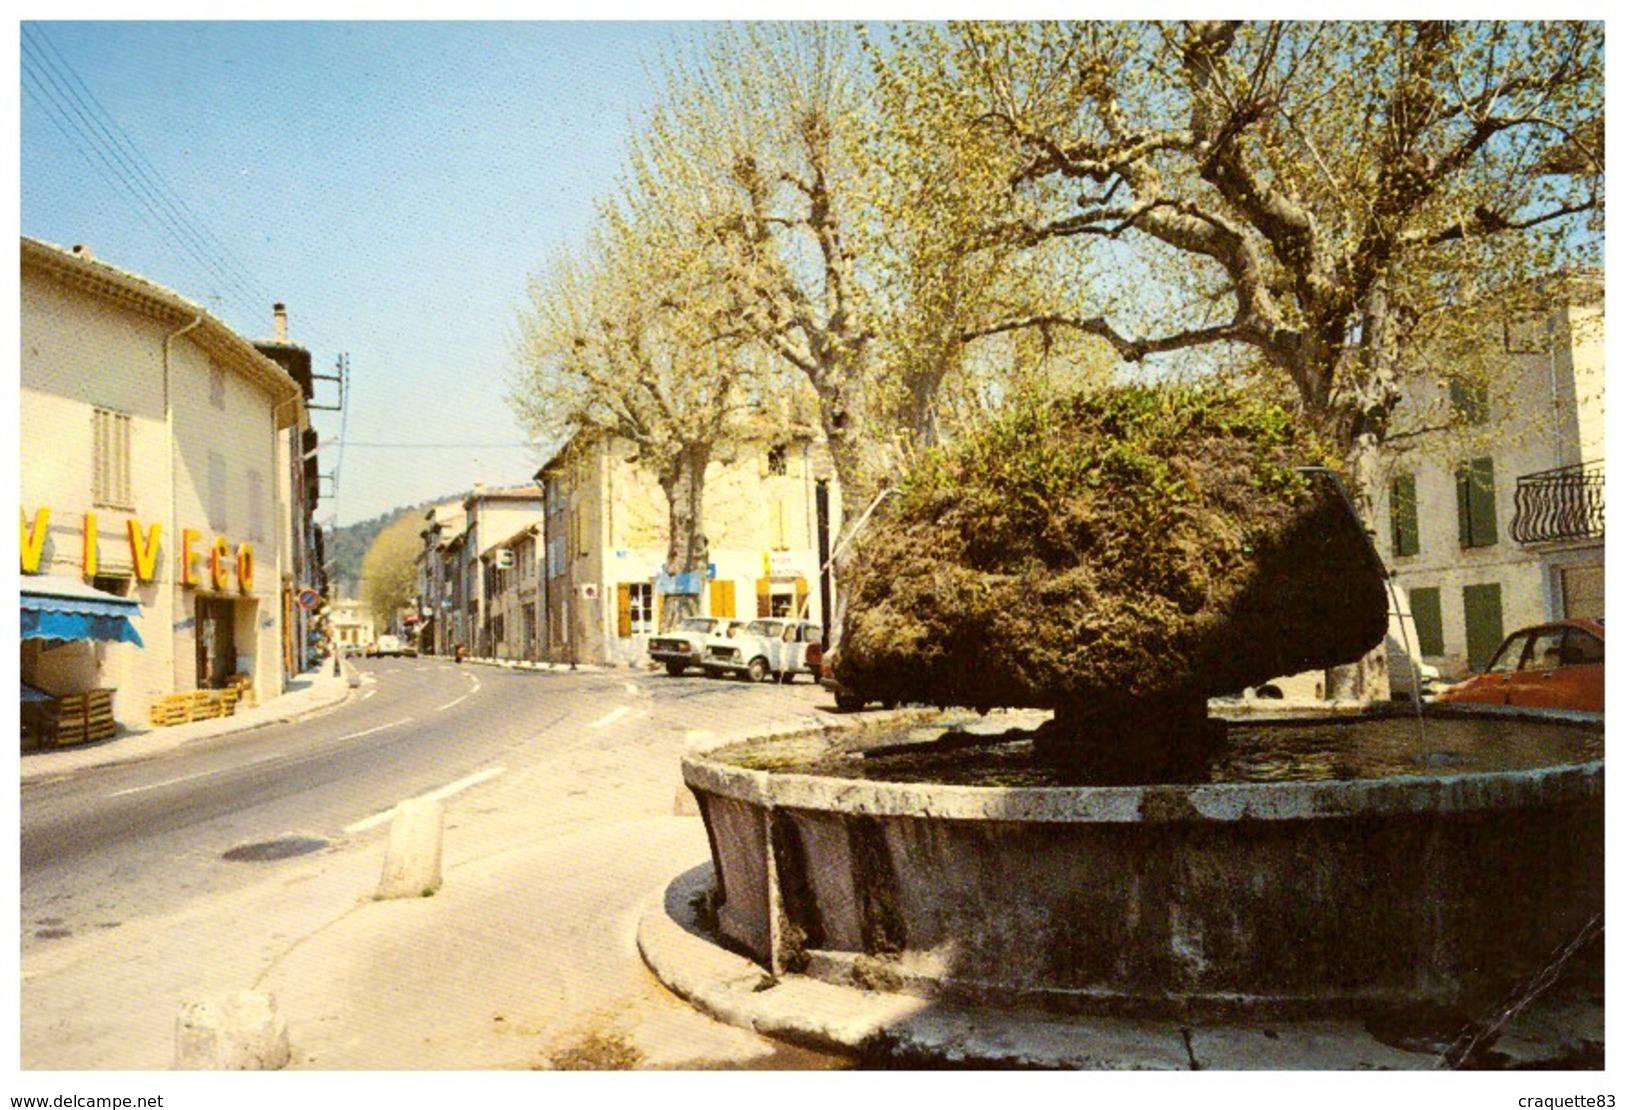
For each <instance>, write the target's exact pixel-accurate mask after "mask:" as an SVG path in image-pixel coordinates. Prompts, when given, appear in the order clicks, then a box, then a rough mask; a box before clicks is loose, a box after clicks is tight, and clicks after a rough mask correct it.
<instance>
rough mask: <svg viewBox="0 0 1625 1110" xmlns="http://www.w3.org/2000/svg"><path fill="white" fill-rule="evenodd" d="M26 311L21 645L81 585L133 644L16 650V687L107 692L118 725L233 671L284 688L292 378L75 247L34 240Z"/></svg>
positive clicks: (33, 643)
mask: <svg viewBox="0 0 1625 1110" xmlns="http://www.w3.org/2000/svg"><path fill="white" fill-rule="evenodd" d="M20 299H21V347H22V351H21V360H20V377H21V387H22V388H21V400H20V432H21V434H20V441H21V460H22V465H21V489H20V495H21V501H20V507H21V520H20V529H21V531H20V544H21V563H22V566H21V570H22V573H23V579H22V604H23V609H24V618H25V620H24V636H25V637H29V636H30V632H29V627H30V624H31V623H33V622H36V621H37V620H38V619H40V618H42V617H48V615H49V614H50V613H51V612H53V611H59V610H60V609H61V608H62V606H61V605H60V604H58V603H55V602H53V601H52V600H51V598H52V597H58V598H60V595H61V593H62V591H63V590H64V589H68V588H70V587H71V588H77V589H81V590H82V589H84V588H87V587H88V588H90V589H93V590H94V591H96V592H97V593H98V594H99V595H101V596H104V597H109V598H111V599H112V600H110V601H108V602H106V604H109V605H112V606H114V607H115V608H119V607H122V608H124V609H125V610H127V611H128V612H129V613H130V616H129V617H128V620H129V627H130V628H131V629H133V631H134V632H135V633H136V634H137V635H138V636H139V640H140V642H139V644H137V643H134V642H115V641H109V640H107V639H104V638H98V637H96V636H94V635H87V636H85V637H83V638H79V637H71V638H64V637H62V636H45V635H40V636H37V637H33V638H25V640H24V642H23V644H22V649H21V653H22V672H23V681H24V682H25V683H28V684H30V685H33V686H36V687H38V688H39V689H42V690H44V691H45V692H47V693H49V694H52V695H55V696H61V695H65V694H71V693H78V692H81V691H84V690H88V689H113V690H115V691H116V695H115V698H114V714H115V717H116V718H117V720H118V721H120V722H121V723H125V724H144V723H145V721H146V717H147V710H148V707H149V705H150V703H151V702H152V701H154V700H155V699H157V698H160V697H163V696H165V695H168V694H172V693H176V692H180V691H190V690H195V689H199V688H207V687H213V686H218V685H221V684H223V683H224V682H225V681H226V680H227V679H229V678H232V677H233V676H241V675H246V676H249V677H250V678H251V679H252V681H253V683H254V685H255V687H256V688H257V689H258V690H259V691H260V692H261V693H262V695H264V696H274V695H275V694H277V693H280V692H281V690H282V688H283V684H284V681H285V679H286V677H287V667H286V660H287V659H288V658H289V657H290V655H294V654H296V653H294V652H292V651H291V648H292V647H293V646H294V645H293V641H292V630H291V628H290V625H289V621H288V616H287V615H288V613H289V612H291V610H292V608H293V591H294V590H295V589H296V588H297V587H298V586H299V583H297V582H296V581H294V580H293V575H292V571H293V568H295V567H297V566H300V565H302V564H303V562H304V559H305V556H304V553H303V552H302V551H301V550H299V549H298V547H299V545H301V544H302V543H303V542H304V539H303V532H302V530H301V529H299V528H297V527H296V526H295V521H296V519H298V515H299V514H297V513H296V512H294V511H293V509H292V507H293V506H295V505H299V504H303V503H304V499H305V494H304V489H303V484H302V483H303V479H302V475H303V470H304V467H303V464H302V462H301V460H300V451H299V449H298V444H299V438H298V437H299V436H300V435H301V433H302V432H303V430H304V429H305V428H306V423H305V420H306V413H305V393H304V391H303V389H302V388H301V385H300V383H298V382H296V381H295V380H294V379H293V378H292V377H291V376H290V375H289V374H288V373H287V371H285V370H284V369H283V368H282V367H281V366H280V365H278V364H277V363H276V362H275V361H273V360H272V359H270V358H268V357H266V355H265V354H262V353H261V352H260V351H259V350H256V348H255V347H254V345H253V344H251V343H250V342H248V341H247V340H245V339H243V338H242V337H240V336H238V335H237V334H236V333H235V332H233V331H231V330H230V329H229V328H227V327H226V326H225V325H224V324H222V323H221V322H220V321H219V320H217V319H215V318H214V317H213V316H211V315H210V314H209V313H208V312H206V311H204V310H203V309H202V308H200V307H198V306H197V305H195V304H193V303H191V302H190V301H187V300H185V299H184V298H182V297H180V296H178V295H177V294H175V293H173V292H171V291H169V290H167V289H164V288H161V287H159V286H157V285H155V284H153V283H152V282H149V281H147V280H145V279H143V278H140V277H137V276H136V275H134V274H130V273H127V272H125V271H123V270H119V269H116V268H115V267H112V266H109V265H107V264H105V263H102V262H99V261H97V260H96V259H95V258H93V257H92V256H91V254H90V252H88V251H86V250H83V249H82V248H75V249H74V250H72V251H69V250H63V249H61V248H59V247H54V246H51V245H49V244H46V243H41V242H38V241H36V240H32V239H27V238H24V239H23V240H22V279H21V298H20ZM285 572H286V573H287V577H285ZM53 582H54V583H55V585H54V586H53ZM31 599H32V600H31ZM120 599H122V600H120ZM31 606H32V607H31Z"/></svg>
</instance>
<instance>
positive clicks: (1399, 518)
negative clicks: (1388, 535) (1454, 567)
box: [1388, 474, 1421, 556]
mask: <svg viewBox="0 0 1625 1110" xmlns="http://www.w3.org/2000/svg"><path fill="white" fill-rule="evenodd" d="M1388 514H1389V521H1390V524H1391V526H1392V536H1393V544H1394V554H1395V555H1396V556H1397V555H1415V554H1416V553H1417V552H1418V551H1419V550H1421V542H1420V534H1419V531H1418V528H1417V519H1416V475H1414V474H1401V475H1399V476H1398V477H1396V478H1395V479H1394V480H1393V482H1392V483H1390V484H1389V487H1388Z"/></svg>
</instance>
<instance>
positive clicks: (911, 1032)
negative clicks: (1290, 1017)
mask: <svg viewBox="0 0 1625 1110" xmlns="http://www.w3.org/2000/svg"><path fill="white" fill-rule="evenodd" d="M711 883H712V870H711V865H710V864H704V865H702V866H700V867H696V868H693V869H692V870H690V871H686V872H684V873H683V874H682V875H679V876H678V877H677V878H676V879H674V880H673V881H672V883H671V884H670V885H669V886H667V887H666V889H665V890H664V891H662V892H660V894H659V895H658V896H657V897H655V898H654V899H652V900H651V901H650V903H649V904H648V906H647V907H646V909H645V911H644V913H643V914H642V917H641V919H640V921H639V923H638V934H637V941H638V952H639V954H640V955H641V956H642V957H643V961H644V963H645V964H647V965H648V967H649V969H650V971H652V972H653V973H654V975H655V977H656V978H657V979H659V980H660V982H661V983H662V984H664V985H665V987H666V988H667V989H668V990H670V991H672V992H673V993H674V994H676V995H678V996H679V997H681V998H683V999H684V1000H686V1001H687V1002H689V1004H691V1005H692V1006H694V1007H695V1008H696V1009H698V1010H700V1011H701V1012H703V1013H705V1014H707V1015H709V1016H710V1017H712V1018H714V1019H716V1020H717V1021H721V1022H723V1023H725V1024H728V1025H733V1026H737V1027H739V1028H742V1029H748V1030H751V1031H752V1032H755V1033H760V1034H763V1035H766V1036H771V1037H776V1038H778V1039H780V1040H785V1041H789V1042H791V1043H794V1044H799V1045H803V1046H806V1047H809V1048H815V1049H820V1050H822V1051H826V1052H837V1053H850V1054H853V1055H857V1056H859V1057H862V1058H863V1059H864V1060H865V1061H866V1062H869V1063H872V1064H878V1065H881V1066H887V1065H889V1066H894V1067H896V1066H903V1067H926V1068H979V1069H1017V1068H1030V1069H1063V1070H1104V1071H1254V1070H1267V1071H1437V1070H1444V1069H1445V1067H1446V1065H1445V1063H1444V1061H1443V1059H1442V1058H1441V1057H1440V1056H1438V1055H1437V1054H1434V1053H1431V1052H1410V1051H1405V1050H1403V1049H1400V1048H1396V1047H1393V1046H1390V1045H1388V1044H1385V1043H1383V1042H1382V1041H1379V1040H1377V1039H1376V1038H1375V1037H1374V1036H1372V1035H1371V1034H1370V1033H1369V1032H1367V1030H1366V1029H1365V1028H1364V1026H1363V1025H1361V1024H1360V1023H1359V1022H1356V1021H1305V1022H1271V1023H1258V1024H1235V1025H1212V1026H1204V1025H1194V1024H1185V1023H1180V1022H1175V1021H1157V1020H1144V1021H1135V1020H1127V1019H1117V1018H1107V1017H1058V1016H1056V1015H1051V1014H1046V1013H1041V1012H1037V1011H1022V1010H991V1009H975V1008H971V1007H967V1006H962V1005H949V1004H943V1003H940V1002H933V1001H929V1000H926V999H921V998H914V997H909V996H905V995H900V994H889V993H885V992H878V991H869V990H862V989H859V988H856V987H841V986H836V985H833V984H830V983H825V982H821V981H818V980H814V979H809V978H807V977H805V976H800V975H785V976H782V977H780V978H777V979H775V978H774V977H773V976H771V975H769V974H768V973H767V972H766V971H765V970H763V968H762V967H761V966H760V965H759V964H757V963H755V962H754V961H752V960H750V959H747V958H746V957H744V956H740V955H736V954H735V953H733V952H730V951H728V950H727V949H725V948H723V947H722V946H721V945H719V944H717V943H716V942H714V941H713V940H711V939H709V938H708V937H707V936H706V935H705V933H704V932H703V930H702V929H701V927H700V926H699V924H698V922H697V915H696V913H695V911H694V908H693V906H692V904H691V899H694V900H698V899H697V896H699V895H702V894H703V893H704V892H706V891H708V890H709V889H710V887H711ZM1580 1005H1581V1011H1582V1012H1579V1013H1576V1012H1575V1009H1574V1008H1575V1006H1576V1003H1575V1002H1574V1001H1573V1000H1572V999H1553V1000H1550V1002H1549V1003H1548V1004H1546V1005H1539V1004H1537V1005H1532V1006H1531V1007H1530V1010H1531V1011H1534V1012H1533V1013H1531V1014H1530V1015H1529V1020H1528V1021H1527V1022H1525V1023H1524V1024H1523V1027H1521V1028H1520V1029H1517V1030H1508V1031H1507V1032H1506V1033H1503V1039H1508V1037H1510V1038H1511V1039H1510V1042H1509V1043H1508V1044H1507V1046H1506V1047H1507V1048H1508V1049H1511V1050H1512V1051H1511V1052H1510V1053H1509V1052H1503V1053H1501V1055H1502V1056H1504V1057H1507V1058H1506V1060H1505V1062H1504V1063H1503V1064H1502V1065H1501V1066H1507V1067H1530V1066H1539V1065H1540V1064H1541V1063H1551V1062H1554V1061H1556V1062H1561V1061H1562V1060H1564V1059H1567V1058H1569V1057H1572V1056H1573V1055H1575V1054H1576V1053H1578V1052H1580V1051H1582V1049H1583V1048H1584V1047H1586V1046H1588V1045H1600V1044H1601V1040H1602V1008H1601V1006H1600V1005H1596V1006H1591V1007H1589V1008H1587V1007H1585V1006H1584V1005H1583V1004H1580ZM1554 1017H1556V1018H1557V1021H1556V1022H1554V1020H1553V1019H1554ZM1558 1026H1560V1028H1559V1027H1558ZM1498 1047H1499V1046H1498Z"/></svg>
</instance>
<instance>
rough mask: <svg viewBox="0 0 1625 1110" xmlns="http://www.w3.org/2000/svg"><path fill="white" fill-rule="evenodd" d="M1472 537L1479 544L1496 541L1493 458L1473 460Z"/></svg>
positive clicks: (1484, 544)
mask: <svg viewBox="0 0 1625 1110" xmlns="http://www.w3.org/2000/svg"><path fill="white" fill-rule="evenodd" d="M1471 497H1472V510H1473V539H1474V541H1475V542H1476V543H1477V544H1478V545H1480V546H1487V545H1489V544H1492V543H1494V542H1496V539H1497V536H1496V528H1495V460H1494V459H1491V458H1483V459H1474V460H1473V482H1472V490H1471Z"/></svg>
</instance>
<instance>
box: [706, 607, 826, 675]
mask: <svg viewBox="0 0 1625 1110" xmlns="http://www.w3.org/2000/svg"><path fill="white" fill-rule="evenodd" d="M823 638H824V629H823V627H822V626H820V625H816V624H813V623H812V622H811V621H800V620H790V619H787V618H781V617H762V618H759V619H757V620H753V621H751V622H750V623H749V624H747V625H746V626H745V627H744V628H743V629H741V630H740V631H739V632H738V633H737V634H736V635H734V636H731V637H729V636H713V637H712V638H711V639H710V640H709V641H707V643H706V645H705V673H706V674H708V675H711V676H712V677H718V676H721V675H725V674H735V675H739V676H740V677H741V678H745V679H748V680H749V681H751V682H765V681H767V680H768V679H769V678H776V679H778V680H779V681H780V682H790V681H791V680H793V679H794V678H795V676H796V675H798V674H810V675H814V677H815V679H816V672H815V670H814V667H815V666H816V659H815V660H812V661H809V660H808V658H807V651H808V646H809V645H815V644H818V643H820V642H821V641H822V640H823ZM814 654H815V655H816V654H817V653H816V652H815V653H814Z"/></svg>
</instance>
